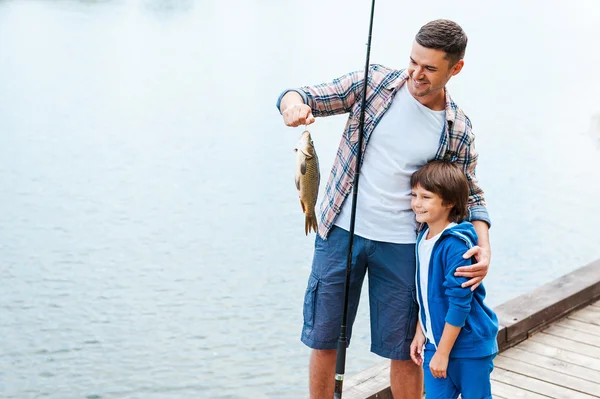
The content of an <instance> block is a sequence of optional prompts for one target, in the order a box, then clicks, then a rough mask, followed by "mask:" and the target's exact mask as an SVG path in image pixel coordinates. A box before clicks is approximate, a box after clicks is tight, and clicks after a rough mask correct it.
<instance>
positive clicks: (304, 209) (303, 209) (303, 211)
mask: <svg viewBox="0 0 600 399" xmlns="http://www.w3.org/2000/svg"><path fill="white" fill-rule="evenodd" d="M300 206H301V207H302V213H306V208H305V207H304V202H302V200H300Z"/></svg>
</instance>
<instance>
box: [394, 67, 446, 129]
mask: <svg viewBox="0 0 600 399" xmlns="http://www.w3.org/2000/svg"><path fill="white" fill-rule="evenodd" d="M407 80H408V71H407V70H406V69H403V70H401V71H400V74H398V76H396V77H395V78H394V79H390V81H389V82H388V83H387V84H386V85H385V88H386V89H388V90H398V89H400V87H402V85H403V84H404V83H406V81H407ZM445 92H446V120H447V121H448V122H450V123H454V120H455V119H456V108H457V107H456V104H455V103H454V101H453V100H452V97H450V93H449V92H448V88H447V87H446V88H445Z"/></svg>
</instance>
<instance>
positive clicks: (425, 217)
mask: <svg viewBox="0 0 600 399" xmlns="http://www.w3.org/2000/svg"><path fill="white" fill-rule="evenodd" d="M411 195H412V199H411V201H410V206H411V208H412V210H413V211H414V212H415V215H416V216H417V222H419V223H427V224H428V225H432V224H437V223H440V222H447V221H448V216H449V215H450V211H451V210H452V207H453V205H452V204H449V205H448V204H446V205H444V204H443V202H444V201H443V200H442V197H440V196H439V195H437V194H434V193H432V192H431V191H427V190H425V189H424V188H423V187H421V186H420V185H417V186H416V187H413V188H412V190H411Z"/></svg>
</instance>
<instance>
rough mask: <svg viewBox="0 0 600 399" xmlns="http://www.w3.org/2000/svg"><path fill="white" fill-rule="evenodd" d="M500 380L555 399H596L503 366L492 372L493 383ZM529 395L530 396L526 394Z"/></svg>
mask: <svg viewBox="0 0 600 399" xmlns="http://www.w3.org/2000/svg"><path fill="white" fill-rule="evenodd" d="M496 381H499V382H501V383H504V384H506V385H512V386H513V387H516V388H520V389H522V390H525V391H529V392H532V393H537V394H539V395H543V396H547V397H549V398H553V399H594V398H596V397H595V396H591V395H587V394H585V393H582V392H577V391H573V390H571V389H567V388H564V387H561V386H559V385H554V384H551V383H548V382H546V381H541V380H538V379H535V378H531V377H528V376H526V375H523V374H519V373H515V372H513V371H510V370H504V369H502V368H496V369H495V370H494V372H493V373H492V385H493V384H494V382H496ZM525 397H528V396H525Z"/></svg>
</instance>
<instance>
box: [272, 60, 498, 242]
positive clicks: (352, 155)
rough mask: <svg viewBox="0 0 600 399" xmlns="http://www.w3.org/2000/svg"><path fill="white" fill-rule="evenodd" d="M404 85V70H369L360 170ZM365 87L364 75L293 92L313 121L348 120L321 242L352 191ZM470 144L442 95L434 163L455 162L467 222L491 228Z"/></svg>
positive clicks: (325, 204) (461, 118)
mask: <svg viewBox="0 0 600 399" xmlns="http://www.w3.org/2000/svg"><path fill="white" fill-rule="evenodd" d="M407 79H408V73H407V71H406V70H393V69H389V68H386V67H384V66H382V65H377V64H374V65H371V67H370V70H369V78H368V82H369V86H368V88H367V89H368V90H367V101H366V111H365V124H364V129H363V134H364V139H363V152H362V157H361V158H362V159H361V165H362V162H363V160H364V155H365V152H366V151H365V148H366V146H367V145H368V144H369V137H370V136H371V133H373V130H374V129H375V126H376V125H377V123H378V122H379V121H380V120H381V118H382V117H383V114H384V113H385V112H386V111H387V109H388V108H389V107H390V105H391V103H392V100H393V98H394V95H395V93H396V92H397V91H398V89H399V88H400V87H401V86H402V85H403V84H404V83H405V82H406V80H407ZM363 81H364V71H362V72H361V71H358V72H352V73H349V74H347V75H344V76H342V77H340V78H338V79H334V80H333V82H331V83H323V84H320V85H317V86H304V87H301V88H300V89H295V91H297V92H298V93H299V94H300V95H301V96H302V97H303V99H304V103H305V104H308V105H309V106H310V107H311V109H312V112H313V115H314V116H315V117H320V116H329V115H336V114H343V113H349V114H350V115H349V117H348V121H347V123H346V127H345V130H344V134H343V136H342V139H341V141H340V145H339V148H338V151H337V156H336V158H335V161H334V163H333V167H332V168H331V173H330V175H329V180H328V181H327V186H326V188H325V196H324V197H323V200H322V201H321V220H320V223H319V235H320V236H321V238H323V239H326V238H327V234H328V233H329V230H330V229H331V227H332V226H333V224H334V222H335V219H336V217H337V215H338V214H339V213H340V210H341V208H342V204H343V203H344V200H345V199H346V198H347V197H348V195H349V194H350V193H351V191H352V185H353V183H354V171H355V166H356V155H357V150H358V145H357V144H358V132H359V126H358V125H359V118H360V109H361V105H362V101H361V95H362V84H363ZM287 91H289V90H286V91H284V92H283V93H282V94H281V96H280V97H279V101H278V103H277V107H278V108H279V103H280V101H281V98H282V97H283V95H284V94H285V93H286V92H287ZM474 141H475V136H474V134H473V132H472V130H471V121H470V120H469V118H467V116H466V115H465V114H464V112H463V111H462V110H461V109H460V108H459V107H458V106H457V105H456V103H455V102H454V101H452V98H451V97H450V95H449V94H448V90H446V122H445V124H444V131H443V132H442V135H441V137H440V143H439V147H438V150H437V153H436V155H435V159H437V160H444V161H450V162H455V163H458V164H459V165H460V166H461V167H462V169H463V170H464V172H465V175H466V177H467V179H468V181H469V210H470V218H469V220H484V221H486V222H487V223H488V224H490V220H489V217H488V215H487V211H486V209H485V205H486V204H485V200H484V197H483V191H482V190H481V188H480V187H479V185H478V183H477V179H476V177H475V166H476V165H477V152H476V151H475V143H474ZM474 209H476V212H473V210H474Z"/></svg>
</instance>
